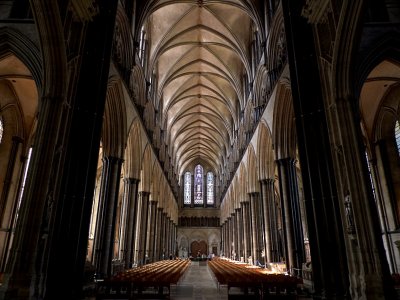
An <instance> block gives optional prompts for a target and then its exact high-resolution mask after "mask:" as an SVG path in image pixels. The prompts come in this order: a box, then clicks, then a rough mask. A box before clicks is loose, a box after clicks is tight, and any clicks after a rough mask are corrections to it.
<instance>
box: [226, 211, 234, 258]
mask: <svg viewBox="0 0 400 300" xmlns="http://www.w3.org/2000/svg"><path fill="white" fill-rule="evenodd" d="M232 223H233V220H232V216H231V217H229V218H228V241H229V242H228V246H229V247H228V249H229V253H227V257H229V258H231V259H232V258H233V256H232V255H233V251H234V247H233V245H232V244H233V243H234V242H233V239H232V236H233V226H232Z"/></svg>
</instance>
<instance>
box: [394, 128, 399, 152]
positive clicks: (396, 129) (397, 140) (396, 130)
mask: <svg viewBox="0 0 400 300" xmlns="http://www.w3.org/2000/svg"><path fill="white" fill-rule="evenodd" d="M394 136H395V138H396V145H397V152H398V153H399V155H400V125H399V121H396V125H395V126H394Z"/></svg>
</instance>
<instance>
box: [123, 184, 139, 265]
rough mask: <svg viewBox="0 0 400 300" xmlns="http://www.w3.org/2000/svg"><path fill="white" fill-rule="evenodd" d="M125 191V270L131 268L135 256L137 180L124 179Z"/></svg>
mask: <svg viewBox="0 0 400 300" xmlns="http://www.w3.org/2000/svg"><path fill="white" fill-rule="evenodd" d="M124 183H125V189H124V197H125V199H126V203H127V204H126V207H127V212H126V220H127V224H126V231H125V257H124V260H125V268H126V269H129V268H132V264H133V262H134V254H135V239H134V235H135V232H136V219H137V213H138V211H137V209H138V203H137V200H138V197H137V196H138V193H137V191H138V183H139V180H138V179H135V178H125V179H124Z"/></svg>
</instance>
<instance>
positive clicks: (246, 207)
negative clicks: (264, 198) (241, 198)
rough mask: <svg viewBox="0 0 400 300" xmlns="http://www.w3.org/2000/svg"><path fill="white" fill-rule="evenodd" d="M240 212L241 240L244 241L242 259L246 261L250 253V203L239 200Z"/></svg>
mask: <svg viewBox="0 0 400 300" xmlns="http://www.w3.org/2000/svg"><path fill="white" fill-rule="evenodd" d="M240 204H241V205H242V214H243V225H244V226H243V241H244V249H243V250H244V251H243V252H244V253H243V256H244V259H245V261H247V259H248V258H249V256H250V255H251V226H250V222H251V220H250V203H249V202H246V201H245V202H241V203H240Z"/></svg>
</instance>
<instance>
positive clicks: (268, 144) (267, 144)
mask: <svg viewBox="0 0 400 300" xmlns="http://www.w3.org/2000/svg"><path fill="white" fill-rule="evenodd" d="M257 146H258V149H257V158H258V172H259V173H258V178H259V179H260V180H263V179H268V178H274V173H275V171H274V169H275V168H274V166H275V162H274V149H273V143H272V134H271V131H270V129H269V127H268V125H267V124H266V123H265V122H264V121H262V122H260V125H259V131H258V143H257Z"/></svg>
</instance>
